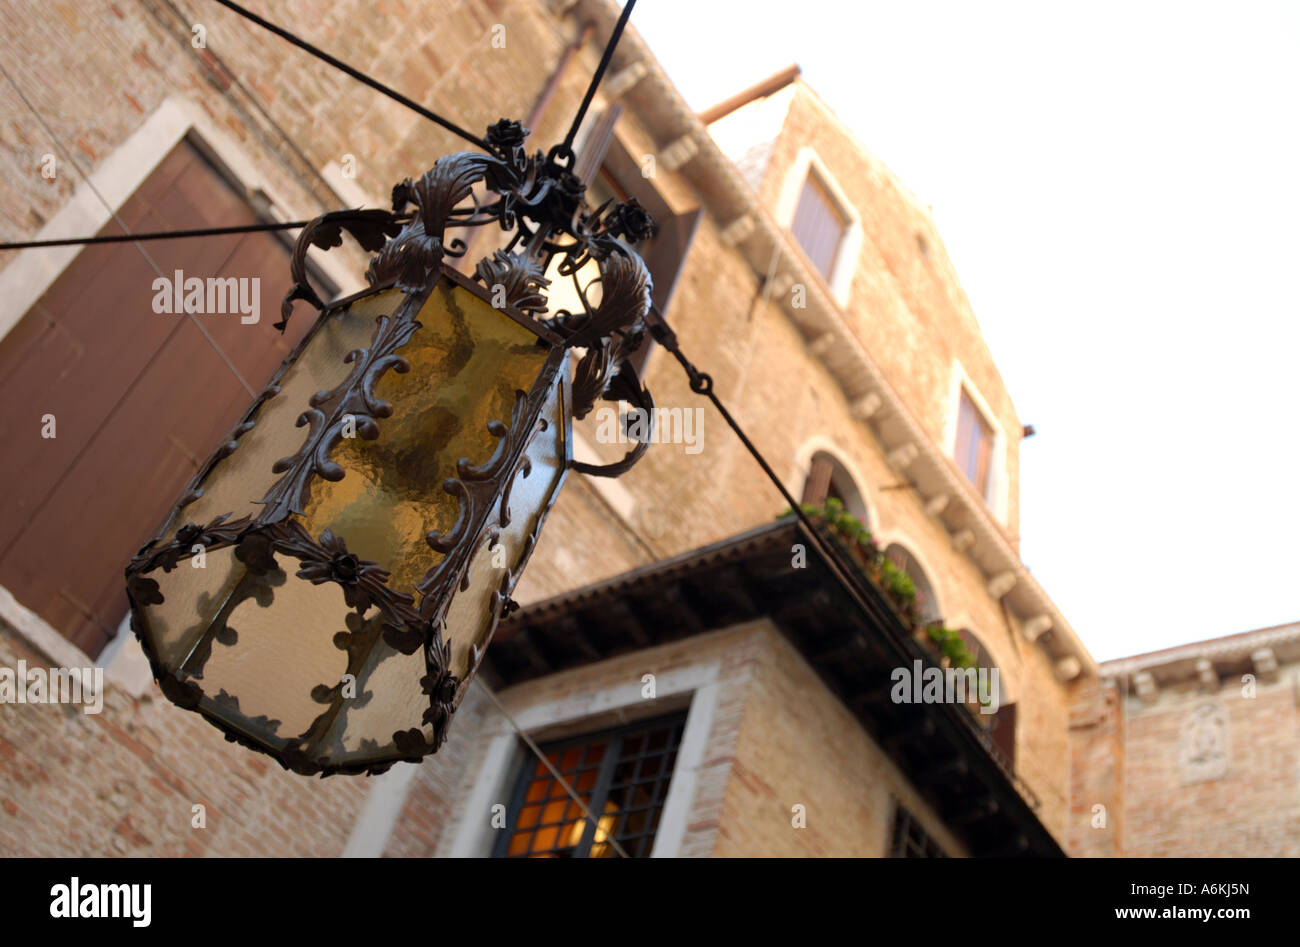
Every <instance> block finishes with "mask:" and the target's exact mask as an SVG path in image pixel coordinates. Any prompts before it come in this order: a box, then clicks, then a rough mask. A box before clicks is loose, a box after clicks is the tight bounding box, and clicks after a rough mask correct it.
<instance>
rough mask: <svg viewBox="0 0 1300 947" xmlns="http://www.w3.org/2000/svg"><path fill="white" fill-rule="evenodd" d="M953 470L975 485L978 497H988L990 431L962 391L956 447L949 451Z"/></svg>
mask: <svg viewBox="0 0 1300 947" xmlns="http://www.w3.org/2000/svg"><path fill="white" fill-rule="evenodd" d="M953 456H954V459H955V460H956V461H957V466H958V467H960V468H961V469H962V473H964V474H965V475H966V478H967V479H968V480H970V482H971V483H973V484H974V485H975V489H976V490H978V491H979V492H980V496H982V497H988V495H989V473H990V468H991V467H992V461H993V428H992V427H991V426H990V425H989V423H988V421H986V420H984V415H982V414H980V410H979V408H977V407H975V402H973V401H971V399H970V395H968V394H966V392H965V391H964V390H963V391H962V393H961V403H960V405H959V406H958V409H957V443H956V445H955V447H954V450H953Z"/></svg>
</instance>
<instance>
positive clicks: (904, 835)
mask: <svg viewBox="0 0 1300 947" xmlns="http://www.w3.org/2000/svg"><path fill="white" fill-rule="evenodd" d="M913 828H915V829H916V831H917V832H918V833H919V834H920V838H919V839H918V840H916V843H915V848H916V849H918V853H917V854H911V853H910V852H909V851H908V846H909V845H911V844H913V840H912V838H911V833H910V830H911V829H913ZM886 857H887V858H949V857H950V856H949V855H948V853H947V852H946V851H945V850H944V848H943V846H942V845H940V844H939V842H938V841H937V840H936V839H935V837H934V836H933V835H931V834H930V833H929V832H928V831H927V830H926V828H925V826H924V825H923V824H922V823H921V820H920V819H918V818H917V817H916V816H915V815H913V814H912V811H911V810H910V809H908V808H907V807H906V806H904V805H903V804H902V803H901V802H899V801H898V800H897V799H895V800H894V814H893V818H891V819H890V820H889V849H888V851H887V852H886Z"/></svg>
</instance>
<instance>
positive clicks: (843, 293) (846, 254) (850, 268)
mask: <svg viewBox="0 0 1300 947" xmlns="http://www.w3.org/2000/svg"><path fill="white" fill-rule="evenodd" d="M810 174H816V175H817V180H818V181H819V182H820V183H821V184H822V185H823V187H824V189H825V190H826V192H827V194H828V196H829V197H830V198H831V199H832V201H833V203H834V204H835V206H836V208H837V209H838V210H839V212H840V214H841V215H842V217H843V218H844V219H845V220H846V221H847V222H848V225H847V229H846V230H845V232H844V235H843V236H842V237H841V239H840V244H839V247H838V248H837V250H836V252H835V262H834V264H832V266H831V269H830V273H829V274H828V275H826V276H822V274H821V273H820V272H818V278H820V279H822V280H823V281H824V282H825V283H826V286H827V288H828V289H830V292H831V296H832V298H833V299H834V300H835V302H836V303H837V304H838V305H840V306H848V304H849V301H850V291H851V289H852V285H853V276H854V273H855V271H856V269H857V261H858V255H859V254H860V252H861V250H862V241H863V234H864V231H863V228H862V217H861V215H860V214H859V213H858V211H857V209H856V208H855V207H854V206H853V202H852V201H850V200H849V197H848V194H847V193H846V192H845V191H844V188H842V187H841V186H840V184H839V182H838V181H837V180H836V178H835V175H834V174H832V173H831V170H830V168H828V167H827V166H826V163H825V162H824V161H822V160H821V158H820V157H819V156H818V155H817V152H816V151H815V150H813V148H811V147H809V146H804V147H803V148H800V149H799V151H798V153H797V154H796V155H795V159H794V161H793V162H792V163H791V165H790V167H789V168H788V169H787V171H786V173H785V180H784V182H783V183H782V185H781V194H780V198H779V200H778V201H777V205H776V218H777V222H778V223H779V224H780V225H781V227H782V228H783V229H784V230H785V231H786V234H787V235H788V236H789V238H790V242H791V243H792V244H793V245H794V246H795V248H796V249H797V250H798V252H799V254H800V255H801V256H803V257H804V259H808V256H807V254H806V253H805V252H804V249H803V245H802V244H801V243H800V242H799V240H798V238H797V237H795V236H794V232H793V230H792V229H791V228H792V225H793V224H794V215H795V211H796V210H797V209H798V206H799V197H800V195H801V194H802V193H803V186H804V182H805V181H806V180H807V179H808V176H809V175H810ZM808 263H809V267H810V268H811V269H812V270H813V271H814V272H817V267H816V266H815V265H814V264H813V263H812V261H811V260H808Z"/></svg>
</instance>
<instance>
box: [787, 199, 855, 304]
mask: <svg viewBox="0 0 1300 947" xmlns="http://www.w3.org/2000/svg"><path fill="white" fill-rule="evenodd" d="M848 228H849V222H848V220H847V219H846V218H845V216H844V214H843V213H842V212H841V211H840V209H839V206H838V205H837V204H836V202H835V199H834V198H833V197H831V194H830V191H829V190H827V188H826V185H825V184H823V183H822V182H821V181H820V180H819V179H818V178H817V175H816V174H813V173H809V175H808V177H807V179H806V180H805V181H804V182H803V191H802V193H800V195H799V203H798V205H797V206H796V207H795V211H794V220H793V221H792V222H791V224H790V232H791V233H793V234H794V238H795V239H796V240H798V241H799V246H801V247H803V252H804V253H806V254H807V255H808V259H809V260H810V261H811V262H812V265H813V266H815V267H816V268H817V271H818V272H819V273H821V275H822V277H823V278H824V279H825V280H827V281H828V282H829V281H830V278H831V270H832V269H833V268H834V266H835V257H836V256H837V255H838V254H839V250H840V244H841V243H843V241H844V234H845V232H846V231H847V230H848Z"/></svg>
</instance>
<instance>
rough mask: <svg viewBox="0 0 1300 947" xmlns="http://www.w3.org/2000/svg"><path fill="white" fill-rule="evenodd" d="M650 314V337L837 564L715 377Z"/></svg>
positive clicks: (664, 323) (656, 314) (658, 316)
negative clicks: (735, 414) (720, 390)
mask: <svg viewBox="0 0 1300 947" xmlns="http://www.w3.org/2000/svg"><path fill="white" fill-rule="evenodd" d="M650 312H651V314H652V315H653V316H654V318H653V319H651V320H649V328H650V334H651V335H652V336H653V337H654V340H655V341H656V342H658V343H659V344H660V345H662V346H663V347H664V348H665V349H667V350H668V351H669V352H671V353H672V356H673V358H675V359H677V361H678V363H679V364H680V365H681V366H682V369H683V370H684V371H685V372H686V377H687V378H689V379H690V383H691V391H693V392H695V393H696V394H697V395H704V397H706V398H708V399H709V401H711V402H713V407H714V408H716V409H717V411H718V413H719V414H720V415H722V420H724V421H726V422H727V426H728V427H729V428H731V430H732V431H733V432H735V435H736V437H738V438H740V443H741V444H743V445H744V446H745V450H747V451H749V454H750V456H751V457H753V458H754V460H755V461H756V462H757V463H758V465H759V466H760V467H762V468H763V473H765V474H767V478H768V479H769V480H771V481H772V483H773V484H775V485H776V488H777V489H778V490H780V491H781V496H783V497H785V501H786V502H787V503H789V504H790V509H792V510H793V511H794V514H795V516H797V517H799V521H800V522H802V523H803V525H804V526H805V527H807V529H808V535H809V538H811V539H812V541H813V544H814V545H816V546H817V548H818V549H819V550H820V551H821V553H822V555H823V556H825V557H826V558H827V559H828V560H830V561H832V562H833V561H835V560H834V554H833V552H832V551H831V550H830V549H829V547H827V546H826V544H825V541H824V540H823V539H822V537H821V534H820V533H819V532H818V531H817V529H816V527H815V526H814V525H813V522H812V520H811V519H810V518H809V517H808V514H807V513H805V512H804V511H803V506H802V505H801V504H800V503H799V502H797V501H796V500H795V498H794V496H793V495H792V494H791V493H790V491H789V490H787V489H786V488H785V484H784V483H782V482H781V478H780V477H778V476H777V475H776V471H775V470H773V469H772V465H771V464H769V463H768V462H767V458H766V457H764V456H763V453H762V451H760V450H759V449H758V447H757V446H755V444H754V442H753V441H751V440H750V439H749V435H747V434H746V433H745V432H744V430H743V429H742V428H741V426H740V424H739V423H738V422H737V421H736V419H735V418H734V417H732V416H731V412H730V411H728V410H727V406H726V405H724V404H723V403H722V400H721V399H720V398H719V397H718V396H717V393H716V392H714V390H713V377H712V376H711V375H709V374H708V373H706V372H702V371H700V370H699V369H698V368H696V367H695V366H694V365H693V364H692V363H691V360H690V359H688V358H687V357H686V356H685V355H683V354H682V350H681V348H680V347H679V346H678V344H677V333H675V332H674V331H673V330H672V328H671V327H670V326H669V325H668V322H667V321H666V320H665V319H664V317H663V314H662V313H661V312H659V310H658V309H656V308H655V307H654V306H653V305H652V306H651V307H650Z"/></svg>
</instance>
